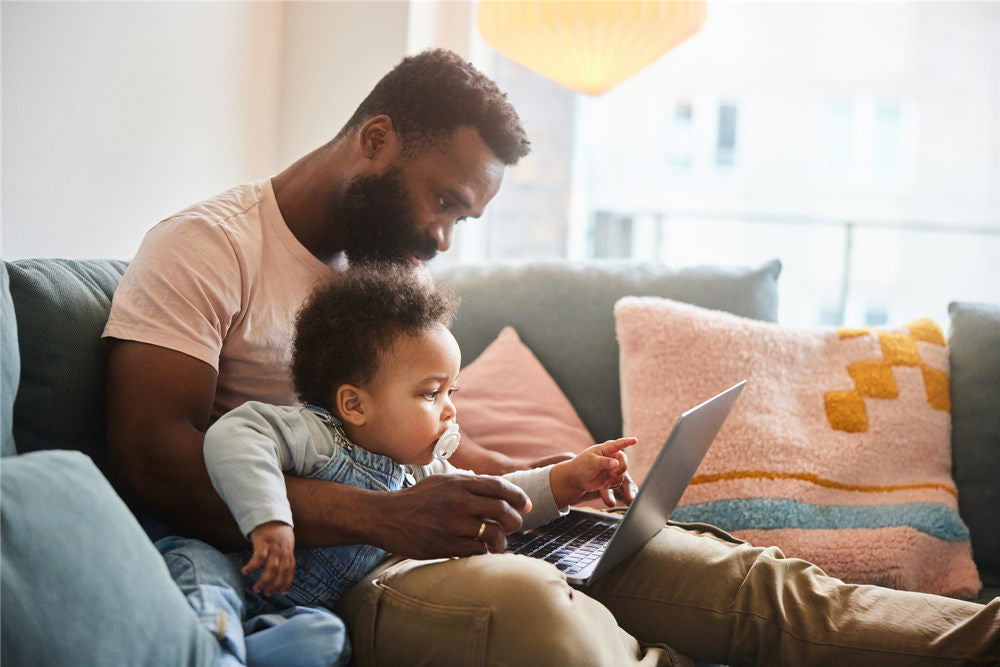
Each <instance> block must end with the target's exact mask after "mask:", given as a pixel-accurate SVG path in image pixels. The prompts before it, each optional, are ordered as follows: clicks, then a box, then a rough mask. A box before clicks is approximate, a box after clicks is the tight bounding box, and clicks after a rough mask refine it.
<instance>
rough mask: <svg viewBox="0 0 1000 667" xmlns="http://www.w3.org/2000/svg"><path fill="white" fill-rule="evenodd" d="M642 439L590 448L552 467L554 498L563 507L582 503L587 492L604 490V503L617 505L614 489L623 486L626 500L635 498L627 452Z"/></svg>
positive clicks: (613, 441) (612, 441)
mask: <svg viewBox="0 0 1000 667" xmlns="http://www.w3.org/2000/svg"><path fill="white" fill-rule="evenodd" d="M637 442H638V440H636V439H635V438H619V439H618V440H609V441H607V442H605V443H602V444H599V445H594V446H592V447H588V448H587V449H585V450H583V451H582V452H580V453H579V454H578V455H577V456H576V457H575V458H574V459H572V460H571V461H565V462H563V463H558V464H556V465H554V466H552V470H551V472H550V473H549V479H550V484H551V486H552V497H553V499H555V501H556V505H558V506H559V507H566V506H567V505H570V504H572V503H575V502H578V501H579V500H580V499H581V498H583V496H584V494H587V493H589V492H592V491H598V490H600V491H602V493H601V496H602V498H604V503H605V504H606V505H608V506H609V507H613V506H614V505H615V502H614V501H615V497H614V495H613V490H614V489H623V488H624V493H623V494H622V495H623V499H624V498H626V497H627V498H628V499H629V501H631V496H632V487H633V484H632V480H631V479H630V478H629V477H628V457H627V456H626V455H625V452H624V451H623V450H624V449H625V448H626V447H631V446H632V445H634V444H636V443H637Z"/></svg>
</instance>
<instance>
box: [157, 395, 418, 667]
mask: <svg viewBox="0 0 1000 667" xmlns="http://www.w3.org/2000/svg"><path fill="white" fill-rule="evenodd" d="M306 407H308V408H309V409H310V410H311V411H312V413H313V414H315V415H316V416H317V417H318V418H319V419H320V420H321V421H323V423H325V424H326V425H327V427H328V428H329V429H330V433H331V434H332V435H333V439H334V442H335V443H336V447H334V451H333V453H332V455H331V458H330V461H328V462H327V463H326V465H324V466H323V467H322V468H321V469H320V470H319V471H317V472H316V473H314V474H312V475H310V476H309V477H310V478H313V479H323V480H328V481H332V482H340V483H341V484H350V485H352V486H359V487H363V488H366V489H373V490H379V491H395V490H398V489H400V488H402V487H403V486H404V485H409V484H412V478H411V477H409V475H407V474H406V473H405V471H404V469H403V467H402V466H401V465H399V464H398V463H396V462H395V461H393V460H392V459H390V458H388V457H386V456H382V455H380V454H373V453H371V452H369V451H367V450H366V449H363V448H362V447H358V446H357V445H355V444H354V443H352V442H351V441H350V440H349V439H348V438H347V437H346V436H345V435H344V432H343V431H342V430H341V428H340V421H339V420H337V418H336V417H334V416H333V415H331V414H330V413H329V412H327V411H326V410H324V409H323V408H319V407H316V406H311V405H310V406H306ZM156 546H157V548H158V549H159V550H160V553H161V554H163V557H164V560H165V561H166V563H167V567H168V568H169V570H170V574H171V576H172V577H173V578H174V581H176V582H177V585H178V586H179V587H180V589H181V591H182V592H183V593H184V595H185V597H186V598H187V599H188V602H190V604H191V606H192V607H193V608H194V610H195V612H197V613H198V616H199V618H200V620H201V622H202V624H203V625H204V626H205V627H206V629H208V630H209V631H210V632H212V633H213V634H214V635H215V636H216V637H217V638H218V639H219V641H220V647H221V649H222V652H221V655H220V656H219V664H220V665H226V666H229V665H232V666H236V665H245V664H247V663H248V662H254V663H256V664H289V661H294V664H296V665H330V664H338V665H340V664H347V663H348V662H349V661H350V657H351V646H350V641H349V639H348V637H347V628H346V627H345V626H344V623H343V621H341V620H340V618H338V617H337V616H336V615H335V614H334V613H333V612H331V611H329V608H331V607H333V606H334V605H336V603H337V602H338V601H339V600H340V598H341V596H343V594H344V593H345V592H347V590H348V589H350V588H351V587H352V586H353V585H354V584H356V583H357V582H358V581H359V580H360V579H361V578H362V577H363V576H364V575H366V574H367V573H368V572H369V571H370V570H371V569H372V568H374V567H375V566H376V565H378V563H379V562H380V561H381V560H382V559H383V558H384V557H385V552H384V551H383V550H382V549H379V548H378V547H374V546H370V545H362V544H352V545H347V546H339V547H326V548H316V549H296V550H295V577H294V579H293V581H292V586H291V588H290V589H289V591H288V593H287V594H286V595H272V596H264V595H260V594H259V593H254V592H253V590H252V588H253V584H254V582H255V581H256V580H257V578H258V577H259V574H260V573H259V572H255V573H253V574H252V575H241V574H240V572H239V570H240V568H242V567H243V566H244V565H246V564H247V562H248V561H249V560H250V556H251V555H252V553H253V552H252V551H249V550H248V551H243V552H240V553H235V554H228V555H224V554H222V553H221V552H219V551H217V550H216V549H214V548H213V547H211V546H209V545H208V544H205V543H204V542H201V541H200V540H195V539H191V538H186V537H179V536H172V537H164V538H162V539H160V540H158V541H157V542H156ZM244 618H246V619H248V620H247V621H246V622H244V623H241V622H240V621H241V620H242V619H244Z"/></svg>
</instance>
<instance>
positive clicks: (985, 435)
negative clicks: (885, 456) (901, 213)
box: [948, 303, 1000, 587]
mask: <svg viewBox="0 0 1000 667" xmlns="http://www.w3.org/2000/svg"><path fill="white" fill-rule="evenodd" d="M948 313H949V315H950V316H951V331H950V333H949V340H948V343H949V346H950V356H951V445H952V457H953V461H954V469H953V471H952V473H953V475H954V477H955V483H956V484H957V485H958V507H959V512H960V513H961V515H962V519H963V520H964V521H965V522H966V524H968V526H969V529H970V531H971V532H972V555H973V557H974V558H975V560H976V565H977V566H978V567H979V575H980V577H982V579H983V584H984V585H985V586H987V587H1000V530H997V518H996V517H997V510H998V508H1000V406H998V402H997V401H998V388H1000V306H994V305H986V304H974V303H952V304H950V305H949V306H948Z"/></svg>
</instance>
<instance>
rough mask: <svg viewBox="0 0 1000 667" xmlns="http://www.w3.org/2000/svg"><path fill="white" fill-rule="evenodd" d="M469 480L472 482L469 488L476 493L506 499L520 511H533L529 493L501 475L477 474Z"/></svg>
mask: <svg viewBox="0 0 1000 667" xmlns="http://www.w3.org/2000/svg"><path fill="white" fill-rule="evenodd" d="M469 482H471V486H470V487H469V490H470V491H471V492H472V493H474V494H476V495H480V496H485V497H487V498H496V499H498V500H505V501H507V504H508V505H510V506H511V507H513V508H514V509H516V510H518V511H519V512H530V511H531V500H530V499H529V498H528V494H526V493H525V492H524V491H522V490H521V489H519V488H518V487H516V486H514V485H513V484H511V483H510V482H508V481H507V480H505V479H503V478H501V477H492V476H489V475H477V476H476V477H470V478H469Z"/></svg>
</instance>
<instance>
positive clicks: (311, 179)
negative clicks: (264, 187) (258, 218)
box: [271, 145, 347, 268]
mask: <svg viewBox="0 0 1000 667" xmlns="http://www.w3.org/2000/svg"><path fill="white" fill-rule="evenodd" d="M337 153H338V150H337V146H336V145H334V146H321V147H320V148H318V149H316V150H315V151H313V152H312V153H309V154H308V155H306V156H305V157H303V158H301V159H299V160H298V161H296V162H295V163H294V164H292V165H291V166H290V167H288V168H287V169H285V170H284V171H282V172H281V173H280V174H277V175H276V176H273V177H272V178H271V185H272V187H273V188H274V196H275V199H276V200H277V203H278V209H279V210H280V211H281V216H282V217H283V218H284V220H285V224H286V225H287V226H288V229H289V230H290V231H291V232H292V234H293V235H294V236H295V238H296V239H298V241H299V243H301V244H302V245H303V246H304V247H305V248H306V250H308V251H309V252H310V253H312V254H313V255H314V256H315V257H316V258H317V259H319V260H320V261H321V262H323V263H324V264H327V265H329V266H332V267H334V268H342V267H343V266H346V258H345V257H344V249H343V244H342V243H341V242H340V240H339V239H340V234H339V233H338V230H337V229H336V219H335V216H333V215H332V212H333V211H335V210H336V208H338V207H339V201H340V198H341V197H342V196H343V192H344V189H345V188H346V180H347V179H346V178H345V176H344V175H343V174H342V172H341V170H340V169H338V166H339V164H340V163H341V161H340V160H338V157H339V156H338V154H337Z"/></svg>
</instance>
